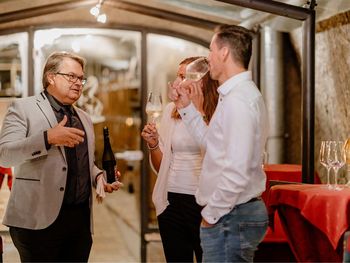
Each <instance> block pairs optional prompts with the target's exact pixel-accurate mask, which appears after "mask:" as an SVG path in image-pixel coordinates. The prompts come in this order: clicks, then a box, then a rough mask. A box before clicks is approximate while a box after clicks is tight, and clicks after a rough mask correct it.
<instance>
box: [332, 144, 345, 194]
mask: <svg viewBox="0 0 350 263" xmlns="http://www.w3.org/2000/svg"><path fill="white" fill-rule="evenodd" d="M345 159H346V158H345V150H344V142H343V141H331V142H329V157H328V161H329V163H330V165H331V166H332V168H333V169H334V187H333V188H334V189H335V190H338V191H340V190H342V188H340V187H339V186H338V172H339V169H340V168H342V167H343V166H344V165H345Z"/></svg>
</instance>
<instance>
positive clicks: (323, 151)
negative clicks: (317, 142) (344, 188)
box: [320, 141, 332, 189]
mask: <svg viewBox="0 0 350 263" xmlns="http://www.w3.org/2000/svg"><path fill="white" fill-rule="evenodd" d="M329 143H330V142H329V141H322V142H321V147H320V163H321V164H322V165H323V166H324V167H325V168H326V170H327V185H326V187H327V188H328V189H332V185H331V183H330V179H329V173H330V171H331V169H332V166H331V165H330V163H329V162H328V161H329V159H328V156H329V153H330V151H329V150H330V148H329Z"/></svg>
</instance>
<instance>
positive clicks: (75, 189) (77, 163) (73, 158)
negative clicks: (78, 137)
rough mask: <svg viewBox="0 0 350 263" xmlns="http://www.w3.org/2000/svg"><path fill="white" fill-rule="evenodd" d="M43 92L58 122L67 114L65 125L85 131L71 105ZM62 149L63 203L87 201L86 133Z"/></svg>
mask: <svg viewBox="0 0 350 263" xmlns="http://www.w3.org/2000/svg"><path fill="white" fill-rule="evenodd" d="M44 92H45V95H46V97H47V98H48V100H49V102H50V104H51V107H52V109H53V111H54V113H55V116H56V119H57V121H58V122H61V121H62V119H63V117H64V115H67V117H68V121H67V123H66V125H65V126H67V127H74V128H77V129H80V130H83V131H84V132H85V130H84V127H83V124H82V123H81V121H80V119H79V116H78V114H77V113H76V112H75V110H74V108H73V107H72V106H71V105H63V104H62V103H60V102H59V101H58V100H56V99H55V98H54V97H53V96H52V95H50V94H49V93H48V92H47V91H46V90H45V91H44ZM64 150H65V153H66V160H67V164H68V173H67V181H66V189H65V193H64V199H63V204H64V205H78V204H81V203H84V202H87V201H88V199H89V197H90V192H91V180H90V169H89V153H88V145H87V137H86V133H85V136H84V142H82V143H79V144H78V145H76V146H75V147H73V148H70V147H64Z"/></svg>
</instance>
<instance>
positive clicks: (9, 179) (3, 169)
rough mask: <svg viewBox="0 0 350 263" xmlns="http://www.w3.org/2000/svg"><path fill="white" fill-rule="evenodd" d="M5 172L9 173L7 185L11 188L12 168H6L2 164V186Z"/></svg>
mask: <svg viewBox="0 0 350 263" xmlns="http://www.w3.org/2000/svg"><path fill="white" fill-rule="evenodd" d="M5 174H7V186H8V188H9V189H11V187H12V170H11V168H5V167H1V166H0V187H1V185H2V182H3V180H4V177H5Z"/></svg>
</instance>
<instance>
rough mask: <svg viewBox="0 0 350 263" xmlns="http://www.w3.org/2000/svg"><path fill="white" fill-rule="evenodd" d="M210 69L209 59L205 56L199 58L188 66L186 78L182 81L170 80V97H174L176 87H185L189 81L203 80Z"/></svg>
mask: <svg viewBox="0 0 350 263" xmlns="http://www.w3.org/2000/svg"><path fill="white" fill-rule="evenodd" d="M208 71H209V65H208V61H207V59H206V58H205V57H200V58H197V59H196V60H194V61H192V62H191V63H189V64H188V65H187V66H186V70H185V78H184V79H183V80H182V81H180V82H175V81H174V82H168V97H169V99H171V100H173V99H174V93H177V91H176V90H175V91H174V87H176V86H179V87H185V86H187V84H188V83H187V81H194V82H196V81H199V80H201V79H202V78H203V77H204V76H205V74H207V73H208Z"/></svg>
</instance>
